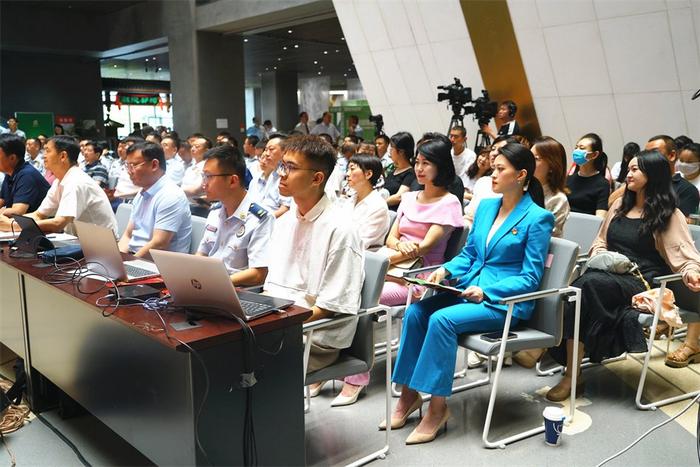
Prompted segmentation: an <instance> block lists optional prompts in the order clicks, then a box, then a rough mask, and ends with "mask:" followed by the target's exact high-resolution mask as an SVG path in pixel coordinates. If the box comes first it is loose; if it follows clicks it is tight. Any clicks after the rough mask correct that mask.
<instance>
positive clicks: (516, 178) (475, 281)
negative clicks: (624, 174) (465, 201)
mask: <svg viewBox="0 0 700 467" xmlns="http://www.w3.org/2000/svg"><path fill="white" fill-rule="evenodd" d="M534 172H535V158H534V157H533V155H532V153H531V152H530V151H529V150H528V148H526V147H525V146H522V145H520V144H516V143H509V144H506V145H505V146H503V147H501V148H500V149H498V156H497V157H496V161H495V169H494V173H493V175H492V177H493V186H494V191H495V192H496V193H498V194H500V195H502V198H498V199H497V198H492V199H485V200H483V201H482V203H481V204H480V206H479V209H478V210H477V212H476V217H475V222H474V228H473V229H472V231H471V233H470V235H469V237H468V239H467V245H466V246H465V247H464V249H463V250H462V252H461V253H460V254H459V255H458V256H457V257H455V258H454V259H452V260H451V261H449V262H447V263H445V264H444V265H443V266H442V267H440V268H439V269H437V270H436V271H434V272H433V273H432V274H431V275H430V276H429V277H428V281H430V282H441V281H442V280H443V279H445V278H450V279H455V280H456V287H458V288H459V289H462V290H464V292H462V293H461V294H460V295H454V294H450V293H439V294H437V295H435V296H433V297H430V298H428V299H425V300H422V301H420V302H418V303H415V304H413V305H411V306H410V307H409V308H408V310H407V312H406V316H405V318H404V327H403V332H402V336H401V345H400V348H399V353H398V356H397V360H396V366H395V369H394V377H393V379H394V382H396V383H398V384H402V385H403V388H402V390H401V397H400V398H399V402H398V404H397V405H396V408H395V410H394V413H393V415H392V417H391V420H390V421H389V423H391V426H392V428H401V427H402V426H404V425H405V423H406V419H407V418H408V416H409V415H411V413H412V412H414V411H416V410H418V409H419V408H420V407H421V406H422V402H423V401H422V398H421V395H420V394H419V392H418V391H420V392H425V393H428V394H432V398H431V401H430V405H429V408H428V413H427V415H426V416H425V417H424V418H423V419H422V420H421V422H420V424H419V425H418V426H417V427H416V429H415V430H414V431H413V432H412V433H411V435H410V436H409V437H408V438H407V439H406V444H417V443H424V442H429V441H432V440H433V439H434V438H435V437H436V435H437V432H438V430H439V429H440V427H441V426H442V425H443V424H446V422H447V419H448V418H449V416H450V412H449V409H448V407H447V402H446V398H447V397H448V396H449V395H450V394H451V391H452V379H453V372H454V367H455V360H456V354H457V336H458V335H459V334H461V333H465V332H489V331H497V330H502V329H503V326H504V324H505V317H506V311H507V309H506V306H505V305H501V304H499V303H498V302H499V300H501V299H503V298H505V297H508V296H512V295H518V294H523V293H529V292H534V291H536V290H537V289H538V288H539V285H540V280H541V278H542V275H543V273H544V267H545V258H546V255H547V250H548V245H549V241H550V238H551V235H552V229H553V226H554V217H553V216H552V214H551V213H550V212H549V211H547V210H546V209H544V193H543V191H542V186H541V185H540V183H539V181H538V180H537V179H536V178H535V177H534ZM533 310H534V302H522V303H517V304H516V305H515V307H514V311H513V321H512V323H511V325H515V324H517V322H518V321H520V320H523V321H525V320H527V319H529V318H530V316H531V314H532V312H533ZM386 423H387V422H386V421H385V422H383V423H382V424H381V425H380V428H384V427H385V426H386Z"/></svg>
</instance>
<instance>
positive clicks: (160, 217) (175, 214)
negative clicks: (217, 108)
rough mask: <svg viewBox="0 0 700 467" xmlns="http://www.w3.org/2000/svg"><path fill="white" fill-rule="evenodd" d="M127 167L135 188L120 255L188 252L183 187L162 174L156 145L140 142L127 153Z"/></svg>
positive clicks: (188, 222)
mask: <svg viewBox="0 0 700 467" xmlns="http://www.w3.org/2000/svg"><path fill="white" fill-rule="evenodd" d="M126 167H127V170H128V171H129V175H130V176H131V180H132V181H133V182H134V185H136V186H138V187H140V188H141V191H139V192H138V194H137V195H136V197H135V198H134V208H133V209H132V211H131V218H130V219H129V223H128V224H127V226H126V229H125V230H124V233H123V234H122V238H121V239H120V240H119V250H120V251H121V252H122V253H127V252H133V253H134V255H136V256H139V257H141V256H146V255H147V254H148V253H149V251H150V250H151V249H154V248H155V249H158V250H168V251H178V252H180V253H189V251H190V241H191V237H192V219H191V216H190V206H189V203H188V202H187V197H186V196H185V193H183V191H182V188H180V187H179V186H177V185H176V184H175V182H173V181H172V180H170V178H169V177H168V176H167V175H166V174H165V170H164V169H165V155H164V154H163V148H161V147H160V145H159V144H156V143H152V142H143V143H138V144H134V145H132V146H130V147H129V149H128V150H127V151H126Z"/></svg>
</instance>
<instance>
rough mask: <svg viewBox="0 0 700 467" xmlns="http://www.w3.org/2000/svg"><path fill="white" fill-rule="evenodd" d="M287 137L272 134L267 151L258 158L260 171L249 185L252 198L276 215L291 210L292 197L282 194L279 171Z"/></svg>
mask: <svg viewBox="0 0 700 467" xmlns="http://www.w3.org/2000/svg"><path fill="white" fill-rule="evenodd" d="M286 138H287V136H286V135H283V134H281V133H275V134H273V135H271V137H270V139H269V141H268V142H267V145H266V146H265V151H263V153H262V154H261V155H260V159H259V160H258V163H259V165H260V171H259V172H258V173H256V174H255V175H254V176H253V179H252V180H251V181H250V185H249V186H248V190H249V193H250V195H251V197H252V199H253V200H255V202H257V203H259V204H260V205H261V206H262V207H264V208H265V209H267V210H269V211H271V212H272V213H273V214H274V215H275V217H280V216H281V215H282V214H284V213H285V212H287V211H289V204H290V203H291V198H289V197H287V196H283V195H281V194H280V191H279V184H280V176H279V174H278V173H277V168H278V167H279V165H280V162H282V146H283V144H284V141H285V139H286Z"/></svg>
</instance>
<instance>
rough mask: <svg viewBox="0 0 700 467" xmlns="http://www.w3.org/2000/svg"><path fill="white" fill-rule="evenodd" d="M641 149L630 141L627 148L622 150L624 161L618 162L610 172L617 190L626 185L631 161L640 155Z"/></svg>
mask: <svg viewBox="0 0 700 467" xmlns="http://www.w3.org/2000/svg"><path fill="white" fill-rule="evenodd" d="M640 149H641V148H640V147H639V145H638V144H637V143H635V142H634V141H630V142H629V143H627V144H625V147H623V148H622V160H621V161H620V162H616V163H615V165H613V168H612V169H611V170H610V174H611V175H612V177H613V179H614V180H615V188H616V189H617V188H619V187H620V186H622V184H623V183H625V178H627V171H628V170H629V164H630V161H631V160H632V158H633V157H634V156H636V155H637V154H638V153H639V151H640Z"/></svg>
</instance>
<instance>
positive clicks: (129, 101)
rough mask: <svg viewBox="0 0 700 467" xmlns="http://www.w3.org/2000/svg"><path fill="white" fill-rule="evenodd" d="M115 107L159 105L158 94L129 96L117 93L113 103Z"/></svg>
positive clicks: (128, 94)
mask: <svg viewBox="0 0 700 467" xmlns="http://www.w3.org/2000/svg"><path fill="white" fill-rule="evenodd" d="M115 103H116V104H117V105H161V104H162V102H161V100H160V96H159V95H158V94H131V93H122V92H120V93H118V94H117V99H116V102H115Z"/></svg>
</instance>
